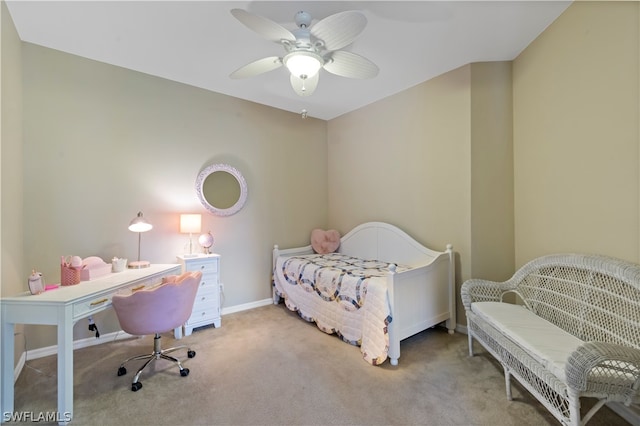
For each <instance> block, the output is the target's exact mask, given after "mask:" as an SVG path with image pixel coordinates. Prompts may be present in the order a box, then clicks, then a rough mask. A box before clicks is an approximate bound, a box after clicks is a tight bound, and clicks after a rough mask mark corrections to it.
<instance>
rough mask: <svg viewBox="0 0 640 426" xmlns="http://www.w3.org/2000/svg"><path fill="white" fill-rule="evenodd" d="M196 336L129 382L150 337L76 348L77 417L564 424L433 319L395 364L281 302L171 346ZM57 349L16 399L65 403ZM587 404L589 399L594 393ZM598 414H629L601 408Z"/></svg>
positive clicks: (34, 365) (48, 405)
mask: <svg viewBox="0 0 640 426" xmlns="http://www.w3.org/2000/svg"><path fill="white" fill-rule="evenodd" d="M175 344H188V345H191V348H192V349H194V350H195V351H196V352H197V355H196V357H195V358H192V359H188V358H187V357H186V354H185V353H184V352H182V351H180V352H177V353H178V354H179V356H180V357H181V359H185V362H184V365H185V367H188V368H189V369H190V370H191V373H190V374H189V376H187V377H181V376H180V374H179V373H178V369H177V367H174V366H172V365H171V364H170V363H168V362H164V361H159V362H157V363H156V366H155V367H154V368H152V369H151V371H145V372H144V373H143V375H142V376H141V378H140V381H141V382H142V383H143V388H142V389H141V390H140V391H138V392H132V391H131V390H130V383H131V380H132V377H133V374H134V373H135V371H136V369H137V367H138V364H137V363H132V364H131V365H129V366H128V371H129V374H127V375H125V376H122V377H118V376H117V374H116V372H117V370H118V366H119V365H120V363H121V362H122V361H123V360H124V359H126V358H128V357H130V356H133V355H137V354H141V353H147V352H150V351H151V349H152V345H153V338H152V337H145V338H140V339H130V340H120V341H113V342H108V343H105V344H102V345H97V346H93V347H89V348H84V349H80V350H77V351H75V352H74V355H75V356H74V363H75V366H74V392H75V394H74V410H75V413H74V419H73V421H72V424H77V425H123V424H124V425H134V424H135V425H147V424H148V425H152V424H153V425H518V426H527V425H532V426H533V425H558V424H559V423H558V422H557V421H556V420H555V418H553V417H552V416H551V415H550V414H549V413H548V412H547V411H546V410H545V409H544V407H543V406H542V405H541V404H539V403H538V402H537V401H536V400H535V399H534V398H533V397H531V396H530V395H529V394H528V393H527V392H526V391H524V390H523V389H522V388H521V387H520V386H519V385H518V384H517V383H514V385H513V396H514V400H513V401H511V402H509V401H507V399H506V396H505V390H504V376H503V373H502V368H501V367H500V366H499V364H497V363H496V362H495V360H493V358H491V356H489V355H487V354H486V352H485V351H484V350H483V349H482V348H481V347H480V346H479V345H477V346H476V348H477V350H476V352H477V354H478V355H476V356H475V357H469V356H468V352H467V337H466V336H465V335H463V334H454V335H449V334H447V332H446V330H445V329H441V328H435V329H430V330H427V331H424V332H422V333H420V334H418V335H416V336H413V337H411V338H409V339H406V340H404V341H403V342H402V345H401V351H402V353H401V358H400V363H399V365H398V366H397V367H393V366H391V365H390V364H389V363H388V362H385V363H384V364H383V365H382V366H379V367H373V366H371V365H369V364H367V363H366V362H365V361H363V360H362V356H361V353H360V349H359V348H358V347H355V346H350V345H348V344H346V343H344V342H342V341H341V340H340V339H339V338H337V337H336V336H332V335H327V334H324V333H322V332H321V331H319V330H318V329H317V328H316V327H315V325H313V324H309V323H306V322H305V321H303V320H302V319H300V318H299V317H298V316H297V315H296V314H295V313H292V312H290V311H288V310H287V309H286V308H285V307H284V306H283V305H279V306H266V307H262V308H258V309H252V310H249V311H244V312H239V313H235V314H231V315H226V316H224V317H223V319H222V327H221V328H219V329H215V328H206V329H201V330H198V331H195V332H194V333H193V334H192V335H191V336H189V337H186V338H183V339H182V340H180V341H178V342H176V341H175V340H174V339H173V338H172V335H171V334H170V333H167V334H165V335H163V346H164V347H169V346H172V345H175ZM56 383H57V382H56V357H55V356H50V357H45V358H41V359H36V360H32V361H28V362H27V365H26V366H25V367H24V369H23V371H22V374H21V375H20V377H19V378H18V380H17V383H16V399H15V411H29V412H35V413H37V412H41V411H43V412H47V411H48V412H51V411H56V400H57V399H56V393H57V387H56ZM585 405H587V404H585ZM588 425H589V426H603V425H607V426H615V425H628V423H627V422H626V421H625V420H624V419H622V418H621V417H619V416H618V415H617V414H615V413H614V412H613V411H611V410H610V409H609V408H607V407H604V408H602V409H601V410H600V411H599V412H598V413H597V414H596V415H595V416H594V418H593V419H592V420H591V421H590V422H589V423H588Z"/></svg>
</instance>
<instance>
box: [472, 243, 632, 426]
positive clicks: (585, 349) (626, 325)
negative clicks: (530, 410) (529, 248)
mask: <svg viewBox="0 0 640 426" xmlns="http://www.w3.org/2000/svg"><path fill="white" fill-rule="evenodd" d="M509 294H514V295H515V296H510V295H509ZM461 296H462V302H463V304H464V307H465V310H466V314H467V327H468V329H467V332H468V336H469V354H470V355H471V356H473V339H476V340H477V341H478V342H480V343H481V344H482V346H484V348H485V349H486V350H487V351H488V352H489V353H491V355H493V356H494V357H495V358H496V359H497V360H498V361H499V362H500V363H501V364H502V366H503V368H504V374H505V382H506V389H507V399H508V400H511V386H510V376H514V377H515V378H516V379H517V380H518V381H519V382H520V383H521V384H522V385H523V386H524V387H525V388H526V389H527V390H529V392H531V394H533V396H535V397H536V398H537V399H538V400H539V401H540V402H541V403H542V404H543V405H544V406H545V407H546V408H547V409H548V410H549V411H550V412H551V413H552V414H553V415H554V416H555V417H556V418H557V419H558V420H559V421H560V423H562V424H565V425H574V426H577V425H584V424H586V423H587V422H588V421H589V419H590V418H591V417H592V416H593V415H594V414H595V413H596V411H597V410H598V409H600V407H602V405H603V404H605V403H606V402H609V401H617V402H621V403H623V404H625V405H627V406H628V405H630V404H632V403H633V404H636V403H638V402H639V401H640V398H639V395H640V391H639V388H640V265H636V264H633V263H628V262H625V261H622V260H618V259H613V258H608V257H603V256H588V255H575V254H566V255H564V254H563V255H552V256H545V257H541V258H539V259H535V260H533V261H531V262H529V263H528V264H526V265H525V266H523V267H522V268H521V269H520V270H518V271H517V272H516V273H515V275H514V276H513V277H512V278H511V279H509V280H508V281H505V282H502V283H498V282H492V281H485V280H479V279H471V280H468V281H466V282H465V283H464V284H463V285H462V292H461ZM505 296H506V297H507V298H511V299H515V300H511V301H512V302H516V303H507V302H504V301H503V297H505ZM582 397H592V398H597V399H598V401H597V402H596V404H595V405H594V406H593V407H592V408H591V409H590V410H589V412H587V413H586V414H585V415H584V417H583V418H582V419H581V418H580V398H582Z"/></svg>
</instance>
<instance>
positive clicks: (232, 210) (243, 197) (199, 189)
mask: <svg viewBox="0 0 640 426" xmlns="http://www.w3.org/2000/svg"><path fill="white" fill-rule="evenodd" d="M215 172H227V173H229V174H230V175H232V176H233V177H234V178H235V179H236V181H238V185H240V196H239V197H238V201H236V203H235V204H234V205H232V206H231V207H229V208H228V209H219V208H217V207H215V206H213V205H211V204H210V203H209V201H207V199H206V198H205V196H204V190H203V187H204V181H205V180H206V179H207V177H208V176H209V175H210V174H211V173H215ZM196 194H198V198H199V199H200V202H201V203H202V205H203V206H204V207H205V208H206V209H207V210H209V211H210V212H211V213H213V214H215V215H216V216H231V215H232V214H236V213H238V212H239V211H240V209H241V208H242V207H243V206H244V203H245V202H246V201H247V182H246V181H245V180H244V176H242V173H240V172H239V171H238V170H237V169H236V168H235V167H232V166H230V165H228V164H211V165H210V166H207V167H205V168H204V169H203V170H202V171H201V172H200V174H198V178H197V179H196Z"/></svg>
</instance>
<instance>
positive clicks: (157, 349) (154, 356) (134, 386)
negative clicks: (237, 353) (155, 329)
mask: <svg viewBox="0 0 640 426" xmlns="http://www.w3.org/2000/svg"><path fill="white" fill-rule="evenodd" d="M184 348H186V346H176V347H173V348H169V349H162V348H161V346H160V335H159V334H157V333H156V335H155V337H154V338H153V352H152V353H151V354H149V355H136V356H133V357H131V358H128V359H126V360H125V361H124V362H123V363H122V364H120V367H119V368H118V376H124V375H125V374H127V369H126V368H125V366H124V365H125V364H126V363H127V362H129V361H136V360H145V359H146V360H147V362H145V363H144V365H143V366H142V367H140V369H139V370H138V372H137V373H136V375H135V376H134V377H133V382H132V383H131V390H132V391H133V392H137V391H138V390H140V388H142V383H140V381H139V380H138V379H139V378H140V374H142V371H143V370H144V369H145V368H147V366H148V365H149V364H151V362H153V361H156V360H158V359H161V358H162V359H166V360H167V361H172V362H174V363H176V364H178V368H180V376H182V377H186V376H188V375H189V369H188V368H184V367H183V366H182V363H181V362H180V360H179V359H178V358H174V357H172V356H169V355H167V354H169V353H171V352H174V351H177V350H178V349H184ZM195 356H196V352H195V351H192V350H191V349H187V357H189V358H193V357H195Z"/></svg>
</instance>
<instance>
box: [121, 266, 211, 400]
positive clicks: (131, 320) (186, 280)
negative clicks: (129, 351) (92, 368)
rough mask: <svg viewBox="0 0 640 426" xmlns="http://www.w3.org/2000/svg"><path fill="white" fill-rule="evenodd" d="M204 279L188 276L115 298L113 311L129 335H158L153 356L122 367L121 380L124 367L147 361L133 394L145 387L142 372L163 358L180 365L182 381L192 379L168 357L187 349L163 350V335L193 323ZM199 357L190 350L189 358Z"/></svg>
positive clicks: (132, 384) (134, 382)
mask: <svg viewBox="0 0 640 426" xmlns="http://www.w3.org/2000/svg"><path fill="white" fill-rule="evenodd" d="M201 276H202V273H201V272H200V271H197V272H186V273H184V274H182V275H174V276H171V277H167V278H165V279H164V280H163V283H162V284H158V285H155V286H150V287H148V288H144V289H141V290H137V291H135V290H134V291H131V292H128V291H127V292H123V293H120V294H115V295H114V296H113V298H112V303H113V308H114V310H115V311H116V315H117V316H118V321H120V326H121V327H122V329H123V330H124V331H125V332H127V333H129V334H132V335H134V336H144V335H147V334H154V335H155V337H154V339H153V352H152V353H151V354H147V355H138V356H134V357H131V358H129V359H127V360H125V361H124V362H123V363H122V364H120V368H119V369H118V376H122V375H124V374H127V369H126V368H125V366H124V365H125V364H126V363H127V362H129V361H134V360H144V359H146V360H147V362H146V363H145V364H144V365H143V366H142V367H141V368H140V369H139V370H138V372H137V373H136V375H135V377H134V378H133V382H132V383H131V390H132V391H134V392H135V391H137V390H139V389H140V388H141V387H142V383H140V382H139V381H138V379H139V377H140V373H142V370H144V369H145V368H146V367H147V366H148V365H149V364H150V363H151V362H152V361H155V360H158V359H160V358H162V359H166V360H169V361H173V362H175V363H176V364H178V367H179V368H180V375H181V376H182V377H185V376H188V375H189V369H188V368H183V367H182V363H181V362H180V360H179V359H177V358H174V357H172V356H169V355H167V354H169V353H170V352H174V351H176V350H178V349H183V348H186V347H185V346H176V347H173V348H169V349H162V347H161V344H160V333H164V332H166V331H169V330H173V329H175V328H177V327H180V326H182V325H183V324H184V323H185V322H186V321H187V319H189V316H191V311H192V310H193V303H194V300H195V297H196V292H197V291H198V285H199V284H200V278H201ZM195 355H196V353H195V352H194V351H192V350H191V349H188V350H187V356H188V357H189V358H193V357H194V356H195Z"/></svg>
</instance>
